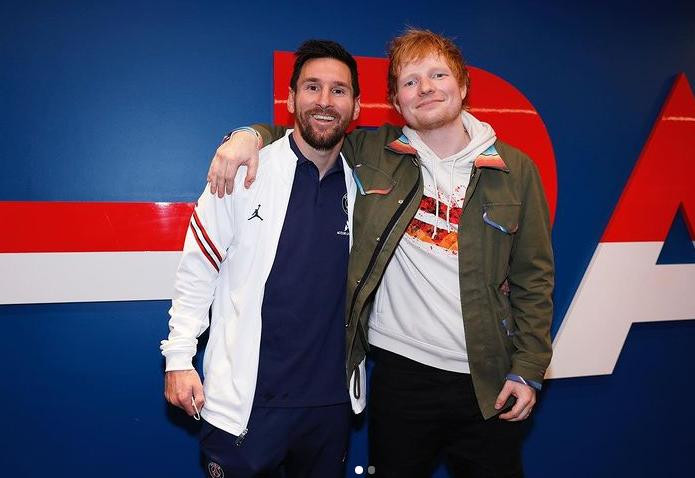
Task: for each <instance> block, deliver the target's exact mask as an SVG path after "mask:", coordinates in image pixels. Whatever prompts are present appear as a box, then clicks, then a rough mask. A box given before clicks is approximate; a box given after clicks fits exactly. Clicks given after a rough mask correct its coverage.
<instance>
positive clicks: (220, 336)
mask: <svg viewBox="0 0 695 478" xmlns="http://www.w3.org/2000/svg"><path fill="white" fill-rule="evenodd" d="M357 85H358V83H357V67H356V63H355V60H354V59H353V58H352V56H351V55H350V54H349V53H348V52H347V51H345V49H343V48H342V47H341V46H340V45H338V44H337V43H335V42H331V41H320V40H310V41H307V42H305V43H304V44H303V45H302V46H300V47H299V49H298V50H297V53H296V62H295V65H294V71H293V75H292V84H291V86H290V89H289V99H288V102H287V108H288V110H289V111H290V112H291V113H293V114H294V117H295V124H294V131H290V132H289V133H288V134H286V135H285V136H284V137H283V138H282V139H281V140H279V141H276V142H275V143H273V144H272V145H270V146H268V147H266V148H263V150H262V151H261V153H260V156H261V158H263V164H262V166H260V167H259V169H258V172H257V178H256V181H255V182H254V184H253V186H252V187H251V188H250V189H248V190H247V189H243V188H241V187H238V188H237V190H236V191H235V192H234V193H233V194H232V195H231V196H227V197H225V198H222V199H220V198H216V197H215V196H213V195H212V194H210V193H209V192H207V191H206V192H204V193H203V194H202V196H201V197H200V199H199V201H198V203H197V204H196V207H195V210H194V212H193V216H192V218H191V223H190V228H189V231H188V232H187V235H186V241H185V245H184V250H183V255H182V258H181V263H180V264H179V269H178V272H177V276H176V286H175V294H174V299H173V302H172V307H171V309H170V311H169V313H170V315H171V320H170V322H169V328H170V333H169V337H168V339H167V340H163V341H162V345H161V350H162V354H163V355H164V356H165V357H166V376H165V396H166V398H167V400H168V401H169V402H170V403H171V404H173V405H176V406H178V407H180V408H182V409H184V410H185V411H186V412H187V413H188V414H189V415H191V416H194V417H196V418H200V417H199V416H198V411H200V414H199V415H200V416H202V418H203V419H204V420H205V422H204V423H203V427H202V431H201V448H202V451H203V454H204V456H205V460H206V467H207V472H208V474H209V476H210V477H214V478H219V477H222V476H228V477H241V478H243V477H257V476H283V477H316V478H326V477H328V478H330V477H340V476H343V474H344V459H345V456H346V453H347V443H348V437H349V430H350V398H349V394H348V388H347V386H346V383H345V380H344V375H343V370H344V358H345V327H344V320H343V319H344V309H345V293H346V292H345V277H346V270H347V259H348V253H349V247H350V243H351V236H350V230H351V229H352V228H351V211H352V208H353V198H354V196H355V185H354V182H353V180H352V175H351V170H350V168H349V167H348V165H347V163H346V162H345V161H344V159H343V158H342V157H340V150H341V148H342V145H343V141H344V138H345V130H346V128H347V126H348V124H349V123H350V121H351V120H353V119H356V118H357V116H358V115H359V111H360V104H359V87H358V86H357ZM232 134H234V133H232ZM209 311H210V312H209ZM208 314H210V315H208ZM209 317H210V318H209ZM208 325H209V327H210V337H209V340H208V344H207V348H206V351H205V359H204V362H203V369H204V375H205V384H204V386H203V385H202V384H201V380H200V377H199V376H198V373H197V372H196V371H195V370H194V369H193V366H192V358H193V356H194V355H195V353H196V345H197V337H198V336H200V334H202V333H203V332H204V331H205V330H206V329H207V328H208ZM352 402H353V403H352V406H353V409H354V411H355V412H356V413H359V412H360V411H361V410H362V409H363V408H364V395H363V396H362V398H361V399H355V400H353V401H352Z"/></svg>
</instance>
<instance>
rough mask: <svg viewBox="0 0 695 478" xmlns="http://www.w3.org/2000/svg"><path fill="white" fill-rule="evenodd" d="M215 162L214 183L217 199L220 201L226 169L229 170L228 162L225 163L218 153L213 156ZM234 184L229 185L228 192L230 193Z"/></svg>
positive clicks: (223, 190) (222, 194) (222, 195)
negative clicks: (216, 165)
mask: <svg viewBox="0 0 695 478" xmlns="http://www.w3.org/2000/svg"><path fill="white" fill-rule="evenodd" d="M215 161H217V162H218V167H217V175H216V176H215V182H216V183H217V197H218V198H220V199H222V198H223V197H224V192H225V182H226V177H227V169H229V161H226V160H225V159H224V158H223V157H222V156H221V155H220V154H219V153H218V154H216V155H215ZM233 187H234V184H233V183H232V184H230V190H229V192H230V193H231V192H232V189H233Z"/></svg>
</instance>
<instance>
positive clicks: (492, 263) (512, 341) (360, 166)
mask: <svg viewBox="0 0 695 478" xmlns="http://www.w3.org/2000/svg"><path fill="white" fill-rule="evenodd" d="M254 128H256V130H257V131H259V133H261V135H262V137H263V140H264V142H265V144H268V143H269V142H270V141H272V140H274V139H278V138H280V137H282V135H283V134H284V129H283V128H276V127H273V128H271V127H269V126H267V125H254ZM494 147H495V149H496V150H497V152H498V154H499V157H496V156H493V157H492V158H493V159H487V160H483V159H481V158H478V160H476V162H475V164H474V167H473V171H472V173H471V179H470V183H469V186H468V188H467V190H466V196H465V198H464V203H463V212H462V214H461V217H460V219H459V226H458V230H459V234H458V251H459V254H458V257H459V286H460V289H461V310H462V311H463V318H462V320H463V324H464V330H465V334H466V347H467V353H468V360H469V366H470V371H471V376H472V379H473V385H474V387H475V392H476V397H477V399H478V404H479V406H480V410H481V412H482V414H483V416H484V417H485V418H489V417H491V416H493V415H495V414H497V413H498V411H497V410H496V409H495V408H494V404H495V400H496V398H497V395H498V394H499V392H500V390H501V389H502V386H503V384H504V382H505V377H506V375H507V374H508V373H512V374H516V375H519V376H521V377H523V378H524V379H526V380H530V381H535V382H538V383H541V382H542V381H543V376H544V374H545V370H546V368H547V366H548V364H549V363H550V357H551V353H552V350H551V342H550V323H551V320H552V312H553V305H552V298H551V295H552V291H553V283H554V267H553V254H552V247H551V241H550V219H549V213H548V206H547V203H546V200H545V196H544V193H543V189H542V186H541V181H540V177H539V175H538V172H537V169H536V167H535V165H534V164H533V162H532V161H531V160H530V159H529V158H528V157H527V156H525V155H524V154H523V153H521V152H520V151H519V150H517V149H515V148H513V147H511V146H509V145H507V144H505V143H503V142H501V141H499V140H498V141H496V142H495V144H494ZM342 152H343V154H344V155H345V158H346V160H347V161H348V163H349V164H350V166H351V167H352V168H353V176H354V177H355V180H356V182H357V184H358V195H357V198H356V201H355V210H354V214H353V231H352V234H353V245H352V249H351V252H350V262H349V266H348V284H347V297H346V319H347V320H346V331H347V348H346V351H347V357H346V374H347V380H348V383H349V381H350V377H351V375H352V374H353V372H354V373H359V368H358V365H359V364H360V362H361V361H362V360H363V359H364V358H365V355H366V353H367V351H368V350H369V345H368V339H367V331H368V326H367V322H368V318H369V313H370V310H371V307H372V303H373V300H374V296H375V291H376V289H377V287H378V286H379V283H380V281H381V278H382V277H383V275H384V271H385V269H386V265H387V264H388V262H389V260H390V259H391V257H392V256H393V253H394V251H395V250H396V247H397V246H398V243H399V241H400V240H401V237H402V236H403V234H404V232H405V230H406V227H407V226H408V224H409V223H410V221H411V219H412V218H413V217H414V216H415V213H416V212H417V210H418V208H419V205H420V200H421V198H422V195H423V183H422V178H421V174H420V164H419V160H418V158H417V154H416V152H415V150H414V148H412V146H410V145H409V144H408V140H407V138H406V137H405V136H404V135H402V132H401V130H400V128H396V127H394V126H390V125H387V126H384V127H381V128H379V129H378V130H376V131H366V130H357V131H354V132H352V133H350V134H348V135H347V137H346V140H345V142H344V143H343V147H342ZM413 320H417V318H416V317H413ZM358 378H359V377H358ZM362 380H364V377H363V378H362ZM356 385H358V380H356ZM358 390H359V386H355V390H354V391H353V393H357V391H358Z"/></svg>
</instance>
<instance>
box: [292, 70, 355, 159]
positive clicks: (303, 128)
mask: <svg viewBox="0 0 695 478" xmlns="http://www.w3.org/2000/svg"><path fill="white" fill-rule="evenodd" d="M351 85H352V77H351V75H350V69H349V68H348V66H347V65H346V64H345V63H343V62H341V61H338V60H335V59H333V58H315V59H312V60H309V61H307V62H306V63H304V65H303V66H302V70H301V73H300V74H299V78H298V79H297V87H296V91H294V90H293V89H292V88H290V93H289V96H288V98H287V109H288V110H289V112H290V113H292V114H294V120H295V121H294V123H295V129H296V130H297V131H298V132H299V134H300V135H301V136H302V138H303V139H304V141H306V142H307V144H308V145H309V146H311V147H312V148H314V149H316V150H319V151H326V150H330V149H332V148H334V147H335V146H337V145H338V144H339V143H340V142H341V141H342V139H343V138H344V136H345V130H346V129H347V127H348V125H349V124H350V121H352V120H354V119H357V117H358V116H359V112H360V102H359V98H355V97H354V92H353V89H352V86H351Z"/></svg>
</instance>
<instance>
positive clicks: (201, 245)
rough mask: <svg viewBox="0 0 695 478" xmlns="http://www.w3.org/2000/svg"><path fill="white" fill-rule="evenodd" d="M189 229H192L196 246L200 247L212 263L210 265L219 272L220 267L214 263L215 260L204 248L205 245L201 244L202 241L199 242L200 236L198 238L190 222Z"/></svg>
mask: <svg viewBox="0 0 695 478" xmlns="http://www.w3.org/2000/svg"><path fill="white" fill-rule="evenodd" d="M191 231H193V237H195V242H197V243H198V247H200V250H201V251H202V253H203V254H204V255H205V257H207V258H208V261H210V264H212V267H214V268H215V270H216V271H217V272H219V271H220V268H219V267H218V265H217V263H216V262H215V260H214V259H213V258H212V256H211V255H210V253H209V252H208V251H207V250H206V249H205V246H203V243H202V242H200V238H198V233H197V232H195V228H194V227H193V224H191Z"/></svg>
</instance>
